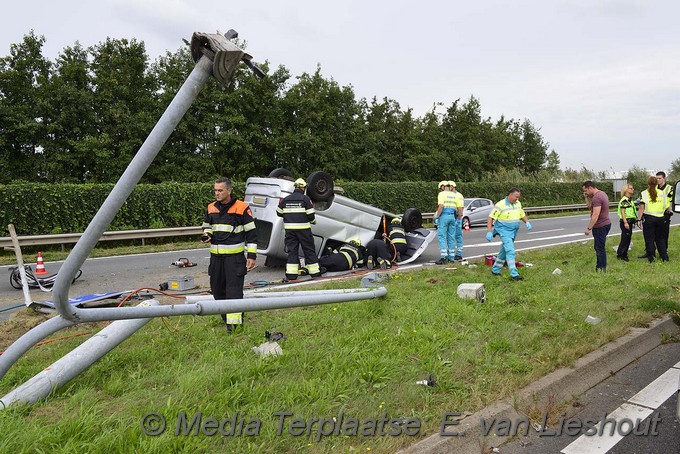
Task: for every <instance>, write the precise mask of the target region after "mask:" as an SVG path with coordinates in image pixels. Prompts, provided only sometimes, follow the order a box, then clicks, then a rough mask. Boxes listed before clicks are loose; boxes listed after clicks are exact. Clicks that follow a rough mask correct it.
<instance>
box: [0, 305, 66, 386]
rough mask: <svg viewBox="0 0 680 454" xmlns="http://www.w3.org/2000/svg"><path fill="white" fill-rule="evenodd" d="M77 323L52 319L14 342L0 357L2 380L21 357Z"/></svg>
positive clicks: (61, 318)
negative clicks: (45, 340)
mask: <svg viewBox="0 0 680 454" xmlns="http://www.w3.org/2000/svg"><path fill="white" fill-rule="evenodd" d="M76 323H77V322H74V321H71V320H66V319H65V318H63V317H59V316H56V317H52V318H51V319H49V320H47V321H44V322H43V323H41V324H40V325H38V326H36V327H35V328H33V329H31V330H30V331H28V332H27V333H26V334H24V335H23V336H21V337H20V338H19V339H17V340H16V341H14V343H13V344H12V345H10V346H9V347H7V350H5V352H4V353H3V354H2V355H0V379H2V377H4V376H5V374H6V373H7V371H8V370H9V368H10V367H12V364H14V363H15V362H17V360H18V359H19V358H20V357H21V355H23V354H24V353H26V352H27V351H28V350H30V349H31V347H33V346H34V345H35V344H37V343H38V342H40V341H41V340H43V339H44V338H46V337H47V336H49V335H50V334H54V333H56V332H57V331H59V330H60V329H64V328H67V327H69V326H72V325H75V324H76Z"/></svg>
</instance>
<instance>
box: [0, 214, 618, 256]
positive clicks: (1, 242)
mask: <svg viewBox="0 0 680 454" xmlns="http://www.w3.org/2000/svg"><path fill="white" fill-rule="evenodd" d="M609 206H610V207H615V206H617V203H616V202H612V203H610V204H609ZM586 208H587V206H586V204H585V203H577V204H574V205H554V206H546V207H527V208H525V209H524V211H526V212H527V213H552V212H559V211H575V210H585V209H586ZM422 216H423V220H429V221H431V220H432V217H433V216H434V213H423V214H422ZM200 234H201V227H173V228H165V229H144V230H114V231H110V232H104V233H103V234H102V236H101V238H100V241H115V240H142V245H143V244H144V240H145V239H147V238H163V237H171V236H192V235H196V236H198V235H200ZM81 235H82V233H57V234H54V235H26V236H20V237H18V239H19V246H42V245H49V244H61V245H64V244H74V243H77V242H78V240H79V239H80V236H81ZM0 247H2V248H5V249H13V247H12V238H11V237H0Z"/></svg>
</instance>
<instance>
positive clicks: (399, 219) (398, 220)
mask: <svg viewBox="0 0 680 454" xmlns="http://www.w3.org/2000/svg"><path fill="white" fill-rule="evenodd" d="M391 222H392V224H401V218H392V221H391Z"/></svg>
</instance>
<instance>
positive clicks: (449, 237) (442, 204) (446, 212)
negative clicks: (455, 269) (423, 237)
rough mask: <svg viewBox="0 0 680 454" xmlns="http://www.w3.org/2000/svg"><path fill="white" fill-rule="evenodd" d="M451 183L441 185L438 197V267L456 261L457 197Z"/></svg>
mask: <svg viewBox="0 0 680 454" xmlns="http://www.w3.org/2000/svg"><path fill="white" fill-rule="evenodd" d="M450 184H451V183H450V182H449V181H441V182H440V183H439V190H440V192H439V195H438V196H437V211H436V212H435V214H434V220H435V222H436V223H437V239H438V240H439V260H437V261H436V262H435V263H436V264H437V265H445V264H447V263H449V262H453V261H454V260H455V249H456V247H455V245H454V243H453V240H454V237H455V235H456V211H457V210H456V196H455V194H454V193H453V192H452V191H451V189H452V188H451V186H450Z"/></svg>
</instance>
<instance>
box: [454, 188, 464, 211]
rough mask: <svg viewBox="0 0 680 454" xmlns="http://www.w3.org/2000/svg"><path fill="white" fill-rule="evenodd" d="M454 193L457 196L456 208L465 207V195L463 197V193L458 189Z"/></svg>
mask: <svg viewBox="0 0 680 454" xmlns="http://www.w3.org/2000/svg"><path fill="white" fill-rule="evenodd" d="M453 195H454V196H455V197H456V208H464V207H465V197H463V194H461V193H460V192H458V191H455V192H454V193H453Z"/></svg>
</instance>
